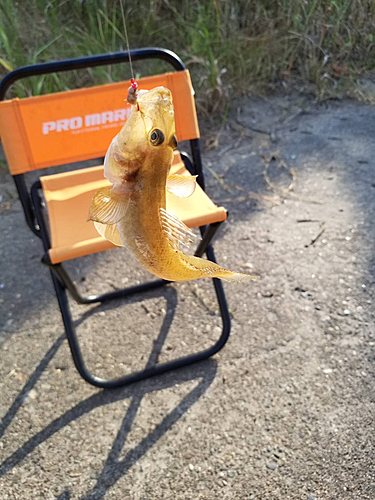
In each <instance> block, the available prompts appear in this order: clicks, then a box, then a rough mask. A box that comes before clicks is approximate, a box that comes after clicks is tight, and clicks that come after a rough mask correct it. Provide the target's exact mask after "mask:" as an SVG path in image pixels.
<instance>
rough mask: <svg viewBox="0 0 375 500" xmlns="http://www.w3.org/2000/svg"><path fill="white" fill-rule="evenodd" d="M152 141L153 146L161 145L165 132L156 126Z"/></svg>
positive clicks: (151, 136)
mask: <svg viewBox="0 0 375 500" xmlns="http://www.w3.org/2000/svg"><path fill="white" fill-rule="evenodd" d="M150 141H151V144H152V145H153V146H160V144H162V143H163V142H164V134H163V132H162V131H161V130H159V129H158V128H155V129H154V130H153V131H152V132H151V135H150Z"/></svg>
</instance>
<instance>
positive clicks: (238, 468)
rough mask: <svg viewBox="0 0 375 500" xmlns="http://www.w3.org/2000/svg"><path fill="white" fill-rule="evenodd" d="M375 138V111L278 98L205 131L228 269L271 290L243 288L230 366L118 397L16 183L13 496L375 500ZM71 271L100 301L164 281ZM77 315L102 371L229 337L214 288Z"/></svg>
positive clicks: (222, 359) (221, 362)
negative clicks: (63, 302) (66, 312)
mask: <svg viewBox="0 0 375 500" xmlns="http://www.w3.org/2000/svg"><path fill="white" fill-rule="evenodd" d="M301 110H303V111H301ZM374 130H375V113H374V108H373V107H370V106H367V105H363V104H359V103H354V102H350V101H340V102H339V101H331V102H326V103H322V104H319V105H314V104H313V103H312V102H311V101H309V100H308V98H301V97H298V96H297V97H296V96H294V97H293V96H290V97H282V98H281V97H277V96H275V97H272V98H270V99H268V100H262V99H252V100H245V101H242V102H240V103H239V107H238V110H237V113H236V115H233V116H231V117H230V118H229V120H228V122H227V126H226V129H225V130H223V133H222V134H221V135H220V136H217V137H215V136H213V137H209V134H208V133H205V134H204V136H205V138H206V139H207V138H208V139H210V140H209V142H210V144H211V146H212V145H214V146H216V147H214V148H212V149H209V150H208V151H207V152H206V153H205V154H204V160H205V164H206V165H207V184H208V191H209V193H210V194H211V196H212V197H213V198H214V199H215V200H216V202H217V203H218V204H223V205H225V206H226V207H227V208H228V210H229V213H230V219H229V222H228V223H226V224H225V227H224V228H223V229H222V231H221V233H220V235H218V237H217V239H216V242H215V250H216V253H217V256H218V260H219V262H221V263H222V264H225V265H226V266H228V267H229V268H232V269H233V270H237V269H239V270H241V269H242V270H243V271H246V270H248V271H250V272H254V273H258V274H259V275H260V276H261V279H260V280H259V281H258V282H256V283H250V284H238V285H236V284H225V285H224V286H225V290H226V293H227V296H228V301H229V306H230V310H231V314H232V315H233V325H232V334H231V337H230V340H229V341H228V343H227V345H226V347H225V348H224V349H223V350H222V351H221V352H220V353H219V354H218V355H216V356H215V357H214V358H213V359H211V360H209V361H206V362H201V363H199V364H196V365H193V366H190V367H188V368H186V369H182V370H179V371H175V372H173V373H169V374H166V375H163V376H159V377H155V378H153V379H151V380H148V381H144V382H140V383H137V384H134V385H131V386H129V387H127V388H124V389H120V390H113V391H101V390H98V389H96V388H94V387H91V386H89V385H88V384H86V383H85V382H83V381H82V380H81V379H80V378H79V376H78V374H77V372H76V370H75V368H74V366H73V363H72V360H71V357H70V353H69V350H68V346H67V342H66V340H65V338H64V335H63V327H62V322H61V318H60V313H59V310H58V307H57V304H56V299H55V297H54V294H53V290H52V284H51V281H50V277H49V274H48V271H47V270H46V269H45V268H44V267H43V266H42V264H40V257H41V254H42V249H41V244H40V242H39V241H38V239H37V238H36V237H34V236H33V235H32V233H31V232H30V231H29V230H28V228H27V227H26V224H25V223H24V219H23V214H22V212H21V207H20V204H19V203H18V202H17V201H15V200H14V188H13V185H12V184H11V179H9V177H7V176H6V175H4V174H3V177H2V183H1V186H0V189H1V191H0V195H1V196H2V198H1V199H2V202H1V204H0V208H1V215H2V217H1V220H0V229H1V234H2V238H1V239H0V259H1V278H0V287H1V288H0V294H1V295H0V297H1V298H0V301H1V303H0V307H1V312H0V325H1V326H2V333H1V337H0V341H1V350H2V355H1V361H0V373H1V385H2V387H1V401H0V414H1V415H2V421H1V425H0V429H1V431H0V436H2V440H1V441H0V457H1V465H0V491H1V495H0V496H1V499H2V500H6V499H11V500H13V499H22V500H26V499H55V498H58V499H60V500H63V499H64V500H67V499H82V500H83V499H85V500H88V499H90V500H93V499H102V498H105V499H108V500H109V499H113V500H114V499H116V500H120V499H121V500H123V499H132V500H133V499H134V500H158V499H163V500H168V499H181V500H182V499H184V500H185V499H186V500H188V499H189V500H190V499H191V500H196V499H207V500H211V499H212V500H213V499H215V500H216V499H228V500H250V499H252V500H255V499H257V500H268V499H277V500H278V499H305V500H313V499H315V500H323V499H324V500H331V499H340V500H341V499H360V500H362V499H363V500H365V499H369V500H374V499H375V465H374V452H375V449H374V441H375V437H374V436H375V423H374V411H375V357H374V354H375V325H374V281H375V274H374V273H375V259H374V236H375V222H374V221H375V199H374V194H375V174H374V169H375V160H374V158H375V141H374ZM264 174H266V175H264ZM291 183H293V184H292V186H291ZM68 267H69V270H70V271H71V272H72V274H73V276H74V279H75V280H76V282H77V284H78V285H79V287H80V289H81V290H82V291H84V292H89V291H90V293H92V292H100V291H105V290H113V289H115V288H118V287H122V286H124V285H126V284H128V283H129V284H130V283H136V282H137V281H141V280H143V279H147V278H148V277H149V276H148V274H147V273H146V272H145V271H143V270H141V269H140V268H139V267H137V266H136V265H135V264H134V261H133V260H132V259H131V257H129V255H128V253H127V252H126V250H113V251H112V250H111V251H109V252H106V253H104V254H98V255H93V256H90V257H87V258H83V259H80V260H78V261H73V262H69V265H68ZM72 310H73V314H74V319H75V322H76V326H77V331H78V335H79V338H80V341H81V344H82V349H83V350H84V353H85V357H86V359H87V363H88V364H89V366H90V368H91V369H92V370H93V371H95V373H97V374H100V375H108V376H113V375H116V374H120V373H124V372H126V371H129V370H131V369H135V368H136V367H140V366H144V365H145V364H146V363H153V362H155V361H156V360H159V361H163V360H167V359H172V358H173V357H175V356H178V355H180V354H182V353H186V352H193V351H194V350H195V349H200V348H203V347H205V346H208V345H211V344H212V343H213V342H214V341H215V339H216V338H217V337H218V335H219V333H220V318H219V316H218V310H217V305H216V303H215V300H214V294H213V291H212V285H211V283H210V282H209V281H207V282H206V281H200V282H196V283H195V282H191V283H186V284H182V285H179V286H175V285H172V286H169V287H167V288H165V289H164V290H159V291H154V292H150V293H148V294H146V295H145V296H144V297H142V299H141V298H140V297H136V298H133V299H129V300H118V301H114V302H112V303H110V304H105V305H102V306H94V307H83V306H77V305H74V304H72Z"/></svg>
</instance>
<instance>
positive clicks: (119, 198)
mask: <svg viewBox="0 0 375 500" xmlns="http://www.w3.org/2000/svg"><path fill="white" fill-rule="evenodd" d="M128 205H129V197H127V196H126V195H123V194H121V195H118V194H113V193H111V188H110V187H103V188H100V189H98V190H97V192H96V193H95V194H94V197H93V199H92V201H91V205H90V212H89V218H88V221H90V220H92V221H94V222H101V223H102V224H116V223H117V222H119V221H120V220H121V219H122V218H123V217H124V216H125V214H126V210H127V209H128Z"/></svg>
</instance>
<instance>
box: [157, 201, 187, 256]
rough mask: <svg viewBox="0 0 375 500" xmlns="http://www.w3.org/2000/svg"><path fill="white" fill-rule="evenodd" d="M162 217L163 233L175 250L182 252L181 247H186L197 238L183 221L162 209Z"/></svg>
mask: <svg viewBox="0 0 375 500" xmlns="http://www.w3.org/2000/svg"><path fill="white" fill-rule="evenodd" d="M160 216H161V221H162V225H163V231H164V233H165V235H166V236H167V238H168V240H169V242H170V244H171V245H172V247H173V248H174V249H175V250H180V245H183V246H185V247H188V246H190V244H191V243H192V242H193V241H194V239H195V238H196V236H195V234H194V233H193V231H192V230H191V229H190V228H188V227H187V225H186V224H184V223H183V222H182V220H180V219H178V218H177V217H175V216H174V215H172V214H170V213H169V212H167V211H166V210H165V209H164V208H161V209H160Z"/></svg>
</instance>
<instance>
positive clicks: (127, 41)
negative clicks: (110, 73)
mask: <svg viewBox="0 0 375 500" xmlns="http://www.w3.org/2000/svg"><path fill="white" fill-rule="evenodd" d="M120 6H121V14H122V23H123V25H124V31H125V38H126V45H127V47H128V54H129V64H130V72H131V74H132V79H133V80H134V73H133V65H132V58H131V56H130V47H129V38H128V31H127V29H126V22H125V14H124V7H123V5H122V1H121V0H120Z"/></svg>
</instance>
